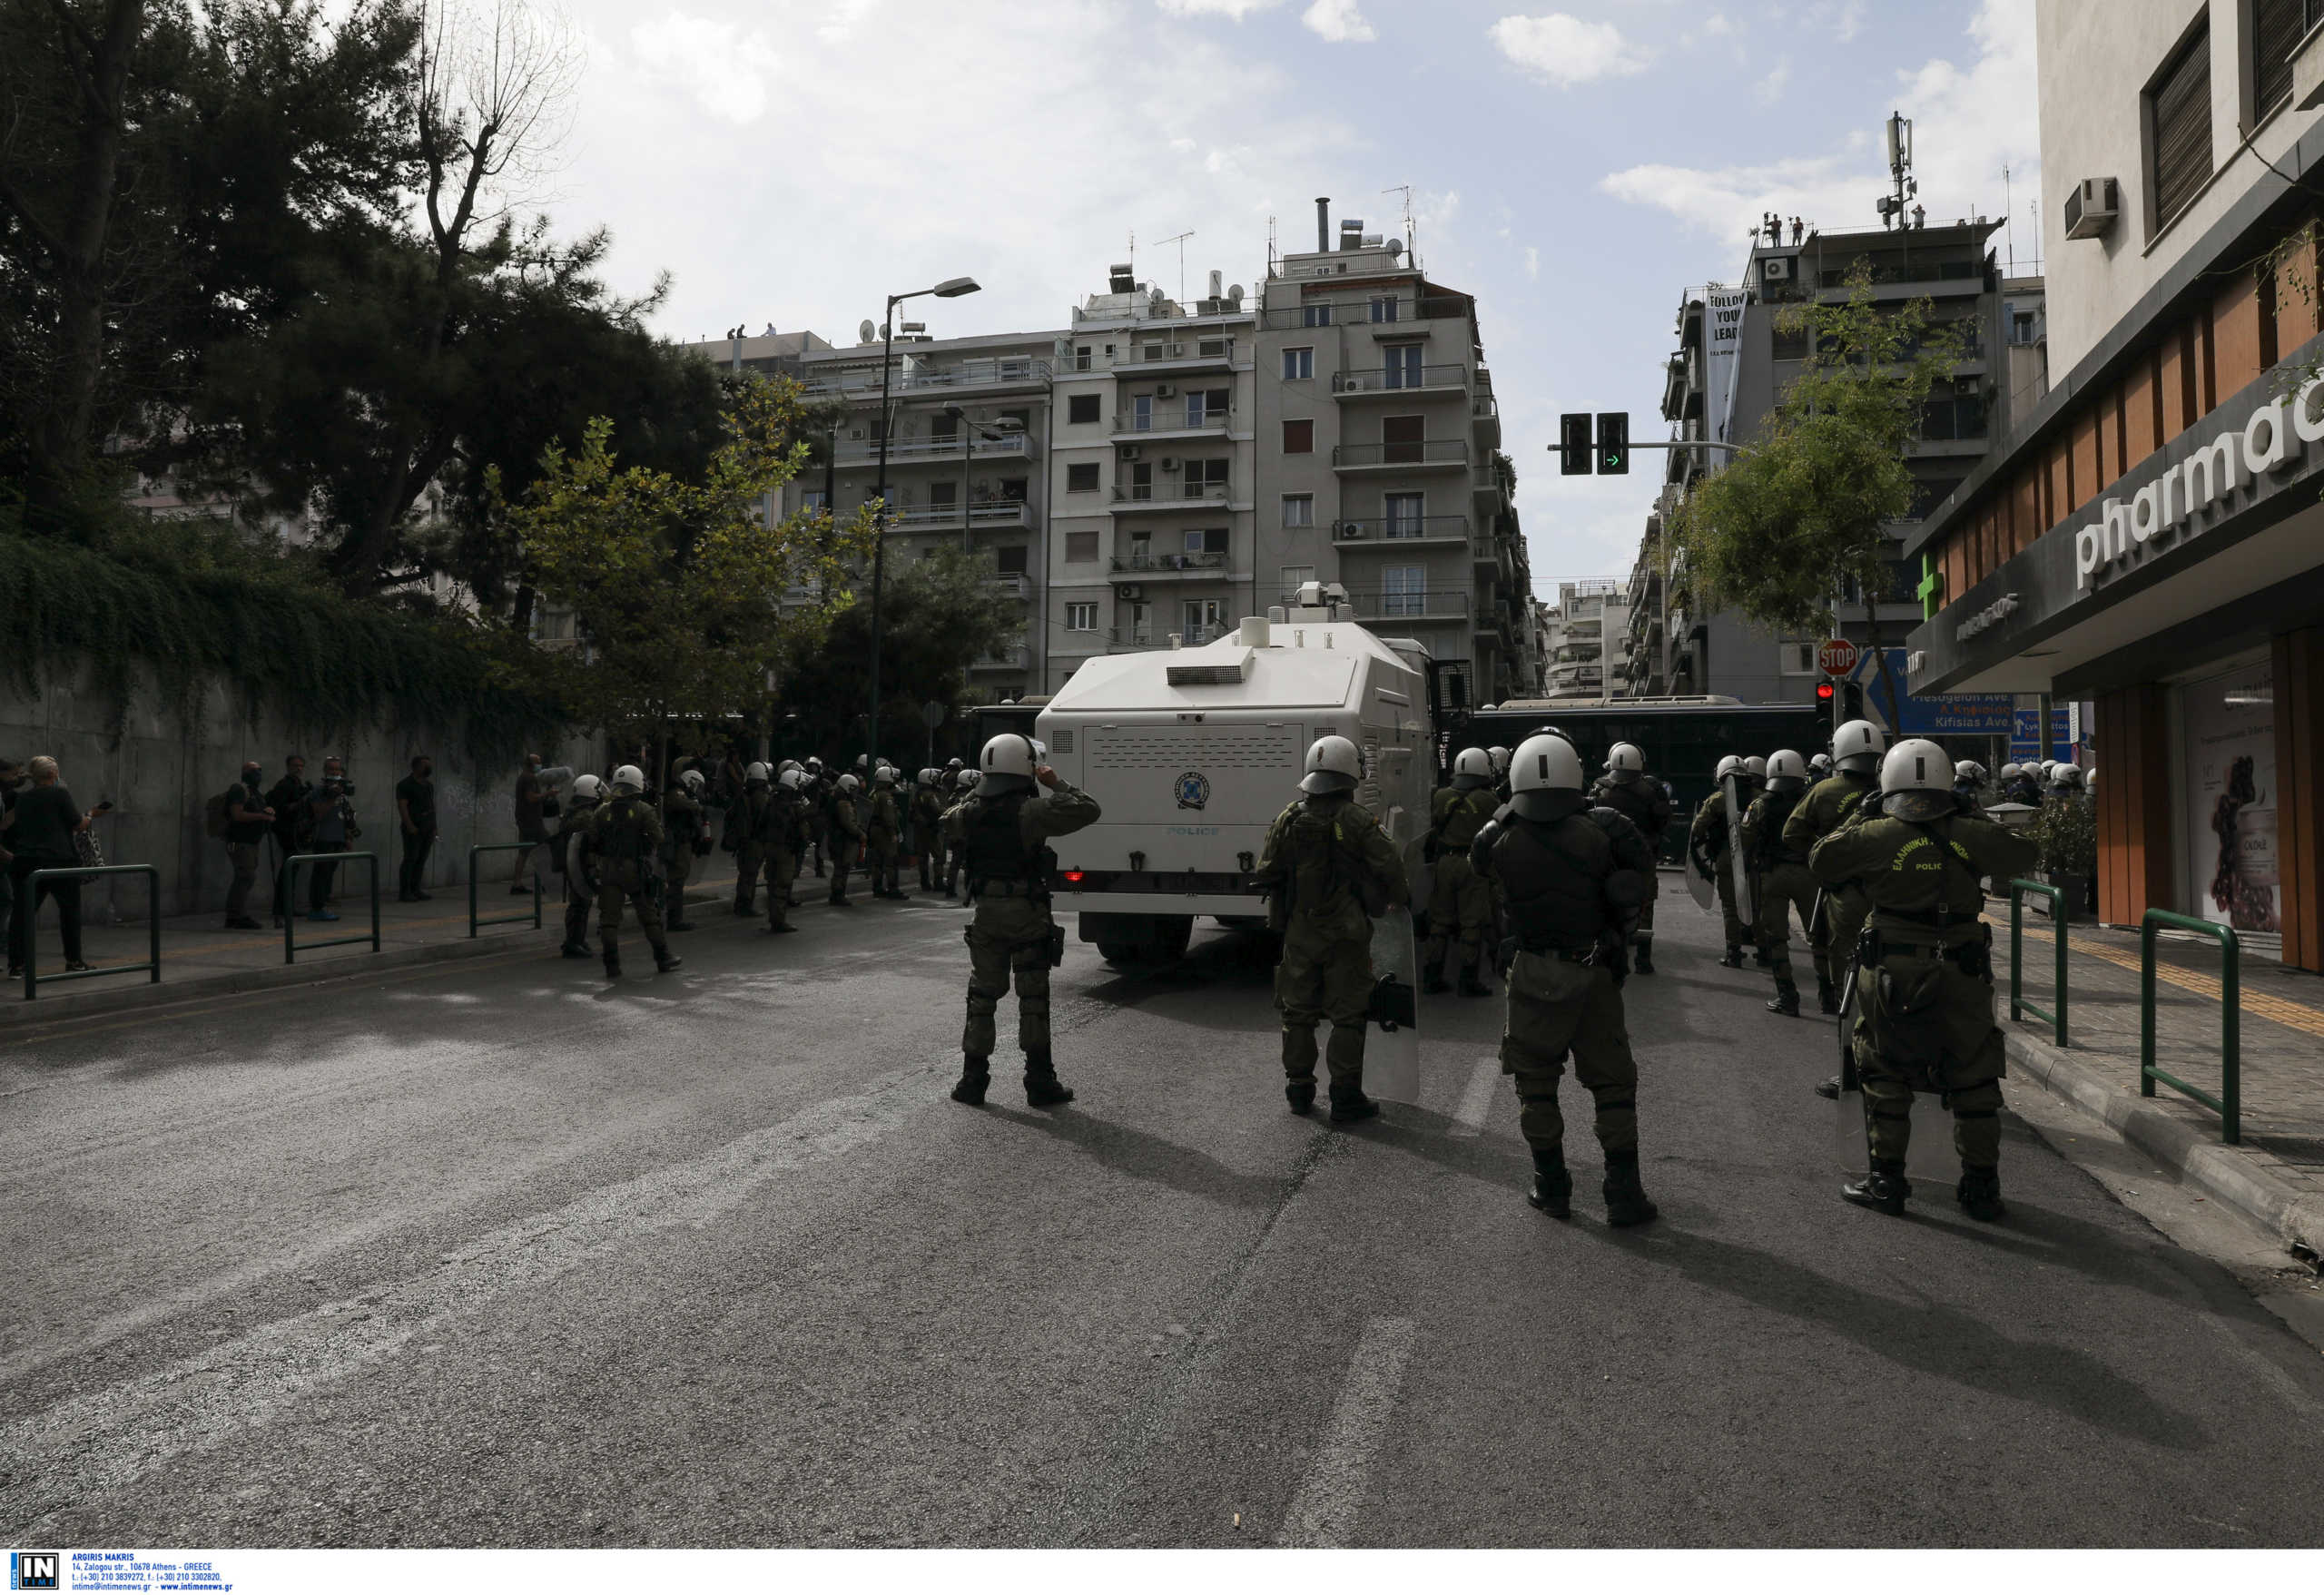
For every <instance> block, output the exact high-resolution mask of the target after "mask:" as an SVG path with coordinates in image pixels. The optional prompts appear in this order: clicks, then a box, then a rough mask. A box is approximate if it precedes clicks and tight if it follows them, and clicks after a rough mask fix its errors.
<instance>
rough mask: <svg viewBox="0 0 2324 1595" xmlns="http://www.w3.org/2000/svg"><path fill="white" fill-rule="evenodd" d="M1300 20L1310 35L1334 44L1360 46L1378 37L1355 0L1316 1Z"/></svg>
mask: <svg viewBox="0 0 2324 1595" xmlns="http://www.w3.org/2000/svg"><path fill="white" fill-rule="evenodd" d="M1299 20H1300V21H1301V22H1302V23H1304V24H1305V25H1306V28H1307V31H1308V32H1309V33H1311V34H1315V35H1316V36H1317V37H1319V38H1324V39H1328V40H1330V41H1331V42H1332V43H1333V44H1364V43H1368V42H1369V41H1370V40H1372V39H1374V38H1376V37H1378V35H1377V34H1374V32H1373V31H1372V25H1371V24H1370V23H1368V22H1366V21H1365V20H1364V13H1363V12H1361V11H1358V10H1357V9H1356V7H1355V0H1315V4H1314V5H1310V6H1309V7H1308V8H1307V9H1306V11H1305V13H1304V14H1302V15H1301V16H1300V18H1299Z"/></svg>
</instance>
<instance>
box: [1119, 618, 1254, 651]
mask: <svg viewBox="0 0 2324 1595" xmlns="http://www.w3.org/2000/svg"><path fill="white" fill-rule="evenodd" d="M1234 629H1235V628H1234V627H1233V626H1231V625H1226V624H1225V623H1224V622H1222V623H1220V624H1219V625H1197V626H1194V627H1192V628H1186V627H1181V628H1180V630H1179V633H1178V638H1179V641H1180V643H1181V644H1182V645H1184V646H1187V647H1189V648H1199V647H1201V646H1202V645H1204V644H1205V643H1215V642H1216V641H1218V639H1219V638H1221V637H1223V636H1225V635H1226V634H1227V633H1228V632H1230V631H1233V630H1234ZM1169 645H1170V634H1169V633H1168V632H1167V630H1162V629H1159V628H1157V627H1156V626H1152V625H1146V626H1131V625H1110V626H1108V627H1107V628H1106V649H1107V651H1108V653H1113V654H1128V653H1135V652H1137V650H1139V649H1142V648H1167V647H1168V646H1169Z"/></svg>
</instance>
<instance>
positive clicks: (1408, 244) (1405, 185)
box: [1380, 182, 1420, 271]
mask: <svg viewBox="0 0 2324 1595" xmlns="http://www.w3.org/2000/svg"><path fill="white" fill-rule="evenodd" d="M1380 192H1382V193H1384V194H1402V195H1403V196H1404V258H1405V259H1406V260H1408V261H1411V262H1412V263H1413V271H1419V270H1420V223H1419V222H1415V221H1413V185H1412V184H1411V183H1409V182H1400V183H1398V184H1396V185H1395V186H1394V187H1393V188H1384V189H1382V190H1381V191H1380Z"/></svg>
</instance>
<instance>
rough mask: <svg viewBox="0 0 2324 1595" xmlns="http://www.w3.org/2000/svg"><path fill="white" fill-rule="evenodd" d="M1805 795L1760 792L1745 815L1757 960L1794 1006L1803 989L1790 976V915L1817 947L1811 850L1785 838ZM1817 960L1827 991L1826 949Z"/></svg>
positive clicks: (1779, 992)
mask: <svg viewBox="0 0 2324 1595" xmlns="http://www.w3.org/2000/svg"><path fill="white" fill-rule="evenodd" d="M1806 799H1807V793H1805V792H1804V791H1802V792H1768V793H1760V794H1759V796H1758V797H1757V798H1755V799H1753V800H1752V802H1751V807H1750V811H1749V812H1748V813H1746V814H1745V815H1744V816H1743V856H1744V858H1745V859H1746V860H1747V861H1748V865H1749V868H1750V870H1751V873H1752V877H1753V879H1754V880H1755V881H1758V889H1757V893H1756V897H1757V901H1758V924H1757V925H1755V926H1754V927H1752V929H1753V931H1754V933H1755V934H1756V936H1757V937H1758V945H1759V956H1760V957H1761V958H1763V959H1765V960H1767V961H1768V964H1769V966H1770V967H1771V968H1772V969H1773V970H1774V971H1775V979H1776V995H1777V997H1778V998H1781V999H1788V1000H1789V1001H1790V1002H1791V1003H1792V1004H1793V1005H1794V1006H1795V1007H1796V1006H1797V1003H1798V1000H1799V986H1798V984H1797V981H1795V980H1793V978H1792V972H1791V917H1792V915H1793V914H1795V913H1796V914H1797V915H1798V916H1799V928H1800V930H1801V931H1802V932H1803V933H1804V934H1805V935H1806V936H1807V940H1808V942H1809V944H1810V945H1811V946H1813V944H1814V941H1815V935H1816V877H1815V876H1814V875H1813V874H1811V873H1810V872H1809V871H1808V868H1807V851H1806V850H1805V849H1795V848H1793V847H1792V845H1791V844H1790V843H1789V842H1787V841H1786V840H1785V839H1784V826H1785V822H1787V821H1788V820H1789V819H1790V818H1791V816H1792V813H1793V812H1794V811H1795V810H1797V808H1798V807H1799V805H1800V804H1801V803H1802V802H1805V801H1806ZM1815 956H1816V980H1817V989H1818V990H1823V989H1826V988H1827V987H1828V986H1829V985H1830V976H1829V975H1828V974H1827V971H1826V967H1825V962H1824V954H1823V951H1822V950H1820V949H1818V950H1817V952H1816V955H1815Z"/></svg>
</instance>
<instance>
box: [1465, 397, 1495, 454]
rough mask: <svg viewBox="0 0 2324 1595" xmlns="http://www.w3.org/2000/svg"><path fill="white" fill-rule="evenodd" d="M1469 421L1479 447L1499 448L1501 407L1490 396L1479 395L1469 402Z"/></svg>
mask: <svg viewBox="0 0 2324 1595" xmlns="http://www.w3.org/2000/svg"><path fill="white" fill-rule="evenodd" d="M1469 419H1470V420H1471V421H1472V423H1473V424H1474V425H1475V427H1476V430H1477V442H1478V444H1479V445H1480V446H1481V447H1482V448H1500V447H1501V406H1500V404H1499V403H1498V402H1497V401H1496V400H1495V399H1493V396H1492V394H1490V393H1480V394H1478V395H1477V396H1476V398H1474V399H1471V400H1470V401H1469Z"/></svg>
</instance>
